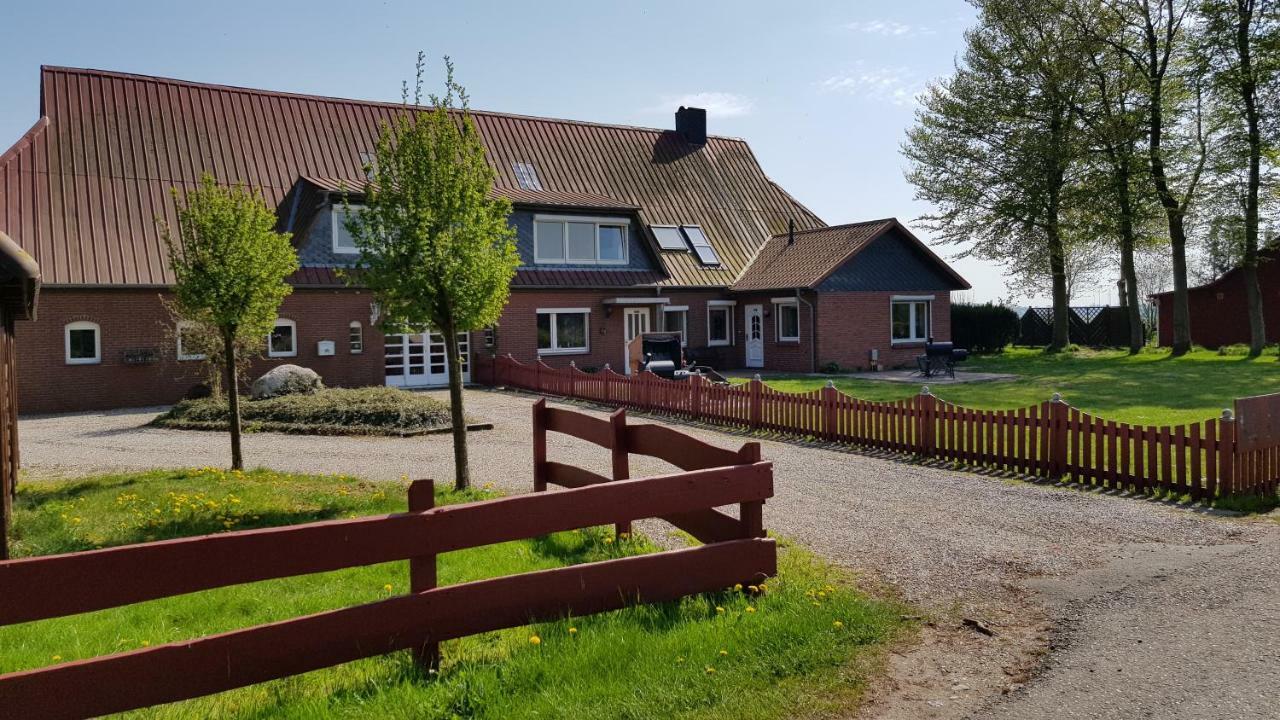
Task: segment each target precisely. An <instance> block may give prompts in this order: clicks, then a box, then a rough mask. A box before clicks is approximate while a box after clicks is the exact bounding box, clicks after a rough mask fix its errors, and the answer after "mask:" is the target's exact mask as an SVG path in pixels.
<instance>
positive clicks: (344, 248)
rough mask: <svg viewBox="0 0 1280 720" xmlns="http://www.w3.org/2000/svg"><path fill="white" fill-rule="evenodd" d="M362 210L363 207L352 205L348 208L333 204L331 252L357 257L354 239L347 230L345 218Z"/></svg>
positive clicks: (357, 252)
mask: <svg viewBox="0 0 1280 720" xmlns="http://www.w3.org/2000/svg"><path fill="white" fill-rule="evenodd" d="M363 210H364V206H363V205H352V206H350V207H349V208H347V207H343V206H342V205H341V204H337V203H335V204H334V206H333V252H334V253H335V254H338V255H358V254H359V253H360V248H358V247H356V239H355V238H354V237H352V236H351V231H350V230H348V229H347V218H349V217H351V216H353V215H355V214H356V213H359V212H362V211H363Z"/></svg>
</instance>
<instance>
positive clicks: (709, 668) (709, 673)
mask: <svg viewBox="0 0 1280 720" xmlns="http://www.w3.org/2000/svg"><path fill="white" fill-rule="evenodd" d="M704 669H705V670H706V671H707V674H708V675H714V674H715V672H716V669H715V668H713V667H711V666H710V665H708V666H707V667H706V668H704Z"/></svg>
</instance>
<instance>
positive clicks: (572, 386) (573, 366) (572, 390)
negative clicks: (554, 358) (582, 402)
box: [568, 360, 578, 398]
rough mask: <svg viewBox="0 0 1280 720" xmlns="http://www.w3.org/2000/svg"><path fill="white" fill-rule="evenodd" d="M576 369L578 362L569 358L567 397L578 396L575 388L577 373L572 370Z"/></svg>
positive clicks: (576, 386) (576, 387)
mask: <svg viewBox="0 0 1280 720" xmlns="http://www.w3.org/2000/svg"><path fill="white" fill-rule="evenodd" d="M577 369H578V364H577V363H575V362H574V361H572V360H570V361H569V373H568V374H569V397H572V398H576V397H578V392H577V390H578V373H576V372H574V371H575V370H577Z"/></svg>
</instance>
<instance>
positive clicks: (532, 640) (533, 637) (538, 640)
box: [529, 635, 542, 645]
mask: <svg viewBox="0 0 1280 720" xmlns="http://www.w3.org/2000/svg"><path fill="white" fill-rule="evenodd" d="M529 644H530V645H541V644H542V638H540V637H538V636H537V635H530V636H529Z"/></svg>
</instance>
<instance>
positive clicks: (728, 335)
mask: <svg viewBox="0 0 1280 720" xmlns="http://www.w3.org/2000/svg"><path fill="white" fill-rule="evenodd" d="M732 343H733V305H729V304H725V303H722V302H719V301H716V300H712V301H710V302H708V303H707V344H708V345H730V344H732Z"/></svg>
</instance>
